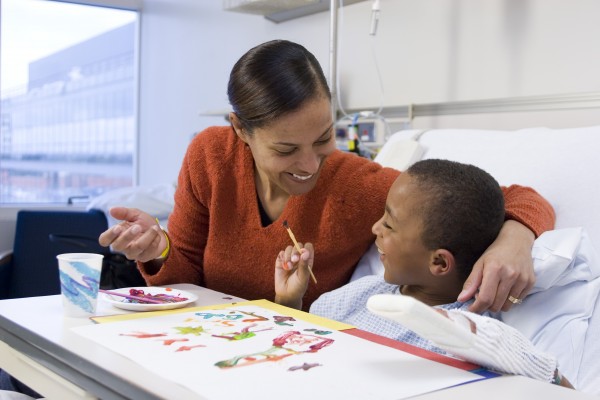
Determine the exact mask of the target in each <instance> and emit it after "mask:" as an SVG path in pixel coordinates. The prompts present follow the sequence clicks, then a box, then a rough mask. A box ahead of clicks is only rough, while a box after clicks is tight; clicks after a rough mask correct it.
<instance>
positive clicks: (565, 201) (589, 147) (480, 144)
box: [375, 126, 600, 249]
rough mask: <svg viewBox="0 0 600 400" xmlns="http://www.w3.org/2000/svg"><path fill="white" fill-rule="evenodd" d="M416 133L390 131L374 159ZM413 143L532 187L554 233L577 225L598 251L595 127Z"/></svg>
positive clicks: (457, 134) (451, 133) (460, 132)
mask: <svg viewBox="0 0 600 400" xmlns="http://www.w3.org/2000/svg"><path fill="white" fill-rule="evenodd" d="M418 133H419V131H418V130H406V131H400V132H397V133H395V134H394V135H392V136H391V137H390V139H389V140H388V142H387V143H386V144H385V145H384V146H383V148H382V149H381V151H380V155H378V157H377V158H375V161H379V160H381V159H388V158H389V154H388V149H389V148H392V147H394V142H397V141H402V140H407V139H409V138H412V137H414V136H415V135H416V134H418ZM418 141H419V143H420V144H421V145H422V146H423V147H424V148H425V152H424V155H423V158H442V159H448V160H454V161H460V162H464V163H468V164H473V165H476V166H478V167H480V168H483V169H484V170H486V171H487V172H489V173H490V174H492V175H493V176H494V177H495V178H496V179H497V180H498V182H499V183H500V184H501V185H511V184H519V185H523V186H530V187H532V188H534V189H535V190H536V191H538V192H539V193H540V194H541V195H542V196H544V197H545V198H546V199H547V200H548V201H549V202H550V203H551V204H552V206H553V207H554V210H555V212H556V228H557V229H560V228H569V227H573V226H582V227H584V228H585V229H586V230H587V232H588V233H589V235H590V237H591V240H592V243H594V246H595V247H596V248H597V249H600V212H597V208H598V204H600V184H598V179H599V177H600V163H599V162H598V161H597V158H598V149H600V126H591V127H585V128H572V129H548V128H531V129H522V130H516V131H494V130H475V129H471V130H469V129H433V130H429V131H426V132H424V133H423V134H422V135H421V136H420V137H419V139H418Z"/></svg>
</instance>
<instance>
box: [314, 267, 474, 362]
mask: <svg viewBox="0 0 600 400" xmlns="http://www.w3.org/2000/svg"><path fill="white" fill-rule="evenodd" d="M385 293H393V294H397V295H398V296H403V295H402V294H401V293H400V291H399V288H398V286H397V285H391V284H389V283H387V282H385V280H384V279H383V277H382V276H379V275H369V276H365V277H363V278H360V279H357V280H355V281H353V282H350V283H349V284H347V285H344V286H342V287H341V288H339V289H336V290H333V291H331V292H328V293H325V294H323V295H321V297H319V298H318V299H317V300H316V301H315V302H314V303H313V304H312V305H311V307H310V313H311V314H315V315H320V316H322V317H325V318H329V319H333V320H336V321H340V322H345V323H347V324H350V325H353V326H355V327H357V328H358V329H362V330H364V331H367V332H371V333H375V334H378V335H380V336H385V337H387V338H390V339H394V340H399V341H401V342H404V343H408V344H410V345H413V346H417V347H420V348H422V349H425V350H429V351H433V352H436V353H439V354H443V355H446V356H449V357H455V356H452V355H451V354H449V353H447V352H446V351H444V350H442V349H440V348H439V347H437V346H435V345H434V344H433V343H432V342H431V341H429V340H427V339H424V338H422V337H421V336H419V335H417V334H416V333H414V332H413V331H411V330H409V329H406V328H405V327H404V326H402V325H401V324H400V323H398V322H394V321H390V320H388V319H386V318H383V317H380V316H378V315H375V314H373V313H371V312H370V311H369V310H368V309H367V300H369V297H371V296H373V295H375V294H385ZM470 304H471V302H467V303H461V302H454V303H451V304H443V305H440V306H436V308H443V309H445V310H453V309H461V310H466V309H467V308H468V306H469V305H470ZM484 315H485V314H484Z"/></svg>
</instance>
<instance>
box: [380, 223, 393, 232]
mask: <svg viewBox="0 0 600 400" xmlns="http://www.w3.org/2000/svg"><path fill="white" fill-rule="evenodd" d="M382 225H383V227H384V228H385V229H390V230H391V229H392V227H391V226H389V225H388V223H387V222H385V221H383V224H382Z"/></svg>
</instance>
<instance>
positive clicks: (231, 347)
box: [73, 302, 483, 400]
mask: <svg viewBox="0 0 600 400" xmlns="http://www.w3.org/2000/svg"><path fill="white" fill-rule="evenodd" d="M285 310H286V309H281V310H274V309H272V308H265V307H262V306H260V305H257V304H253V302H248V303H240V304H235V305H228V306H227V307H214V308H208V309H207V308H203V309H201V310H193V309H189V310H187V311H185V312H183V311H182V310H178V312H171V313H163V314H161V315H157V316H156V315H155V316H152V317H148V318H134V319H124V320H119V321H115V322H111V323H101V324H97V325H88V326H82V327H77V328H73V330H74V331H75V332H77V333H78V334H80V335H82V336H85V337H86V338H88V339H90V340H93V341H95V342H97V343H99V344H101V345H103V346H106V347H107V348H109V349H111V350H112V351H115V352H117V353H119V354H121V355H123V356H125V357H128V358H130V359H131V360H134V361H135V362H136V363H138V364H139V365H140V366H141V367H143V368H147V369H148V370H151V371H153V372H155V373H156V374H159V375H161V376H164V377H167V378H169V379H171V380H172V381H174V382H177V383H179V384H181V385H183V386H186V387H188V388H190V389H191V390H193V391H195V392H197V393H200V394H202V395H203V396H205V397H207V398H209V399H232V398H247V399H254V398H272V397H274V396H281V397H282V398H285V399H286V400H288V399H289V400H295V399H297V400H306V399H307V398H312V397H314V396H315V394H317V393H326V394H327V395H328V396H330V397H331V398H344V399H402V398H407V397H410V396H415V395H418V394H422V393H427V392H430V391H434V390H438V389H442V388H446V387H450V386H454V385H458V384H461V383H466V382H470V381H474V380H479V379H483V378H482V377H481V376H479V375H477V374H474V373H471V372H468V371H465V370H461V369H458V368H454V367H451V366H448V365H444V364H441V363H437V362H434V361H430V360H426V359H424V358H421V357H417V356H414V355H411V354H408V353H405V352H402V351H399V350H395V349H391V348H389V347H386V346H383V345H380V344H377V343H373V342H371V341H368V340H364V339H361V338H358V337H355V336H352V335H348V334H345V333H343V332H340V331H337V330H334V329H331V328H328V327H326V326H322V325H317V324H315V323H314V322H312V321H311V322H307V321H304V320H302V319H299V318H298V317H297V316H292V315H289V314H290V313H282V312H279V311H285Z"/></svg>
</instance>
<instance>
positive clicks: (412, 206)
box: [372, 173, 431, 285]
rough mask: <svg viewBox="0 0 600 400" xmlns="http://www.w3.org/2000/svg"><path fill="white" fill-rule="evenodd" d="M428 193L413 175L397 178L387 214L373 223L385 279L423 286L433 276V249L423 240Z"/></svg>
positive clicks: (394, 282) (388, 202) (391, 190)
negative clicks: (423, 212) (421, 209)
mask: <svg viewBox="0 0 600 400" xmlns="http://www.w3.org/2000/svg"><path fill="white" fill-rule="evenodd" d="M423 200H425V197H424V195H423V194H422V192H421V191H420V190H418V189H417V187H416V186H415V185H414V184H413V183H412V178H411V177H410V175H409V174H407V173H403V174H400V176H399V177H398V178H397V179H396V181H395V182H394V184H393V185H392V187H391V188H390V191H389V193H388V197H387V201H386V205H385V213H384V214H383V217H381V219H380V220H379V221H377V222H376V223H375V225H373V229H372V230H373V233H374V234H375V235H376V236H377V238H376V239H375V245H376V246H377V249H378V250H379V253H380V259H381V262H382V263H383V265H384V267H385V274H384V279H385V280H386V282H388V283H391V284H395V285H422V284H425V283H426V281H427V279H428V278H430V277H431V275H430V273H429V268H428V266H429V262H430V256H431V252H430V251H428V250H427V249H426V248H425V246H424V245H423V243H422V241H421V231H422V220H421V217H420V212H419V211H418V209H419V205H420V204H422V202H423Z"/></svg>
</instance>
